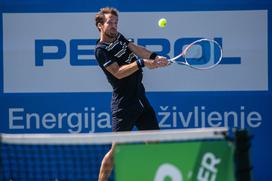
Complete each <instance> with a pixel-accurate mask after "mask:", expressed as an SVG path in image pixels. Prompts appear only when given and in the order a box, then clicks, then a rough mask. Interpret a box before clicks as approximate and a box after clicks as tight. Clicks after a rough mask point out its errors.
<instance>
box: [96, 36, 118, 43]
mask: <svg viewBox="0 0 272 181" xmlns="http://www.w3.org/2000/svg"><path fill="white" fill-rule="evenodd" d="M115 40H116V37H109V36H107V35H103V34H101V36H100V42H103V43H112V42H114V41H115Z"/></svg>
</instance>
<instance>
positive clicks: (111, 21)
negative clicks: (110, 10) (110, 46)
mask: <svg viewBox="0 0 272 181" xmlns="http://www.w3.org/2000/svg"><path fill="white" fill-rule="evenodd" d="M105 18H106V21H105V23H104V24H103V28H102V30H101V31H102V32H103V33H104V35H106V36H107V37H109V38H115V37H116V36H117V34H118V32H117V24H118V17H117V16H114V15H112V14H106V15H105Z"/></svg>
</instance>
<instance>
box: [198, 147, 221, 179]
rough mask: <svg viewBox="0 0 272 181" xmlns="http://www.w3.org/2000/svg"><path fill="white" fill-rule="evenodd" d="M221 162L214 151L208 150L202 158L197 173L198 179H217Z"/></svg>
mask: <svg viewBox="0 0 272 181" xmlns="http://www.w3.org/2000/svg"><path fill="white" fill-rule="evenodd" d="M220 162H221V159H220V158H216V156H215V155H214V154H213V153H210V152H207V153H205V155H204V156H203V158H202V161H201V167H200V168H199V171H198V174H197V181H216V174H217V171H218V170H217V168H216V166H217V165H218V164H219V163H220Z"/></svg>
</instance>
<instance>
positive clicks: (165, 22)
mask: <svg viewBox="0 0 272 181" xmlns="http://www.w3.org/2000/svg"><path fill="white" fill-rule="evenodd" d="M166 24H167V20H166V19H165V18H161V19H160V20H159V21H158V25H159V27H161V28H164V27H165V26H166Z"/></svg>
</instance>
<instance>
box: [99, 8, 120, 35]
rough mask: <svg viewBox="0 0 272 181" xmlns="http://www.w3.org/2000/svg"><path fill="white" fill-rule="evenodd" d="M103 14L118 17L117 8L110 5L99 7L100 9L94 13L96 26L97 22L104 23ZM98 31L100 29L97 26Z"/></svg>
mask: <svg viewBox="0 0 272 181" xmlns="http://www.w3.org/2000/svg"><path fill="white" fill-rule="evenodd" d="M105 14H112V15H115V16H117V17H118V10H117V9H115V8H111V7H105V8H101V9H100V11H99V12H98V13H97V14H96V15H95V25H96V27H97V28H98V23H101V24H104V23H105ZM98 30H99V31H100V29H99V28H98Z"/></svg>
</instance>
